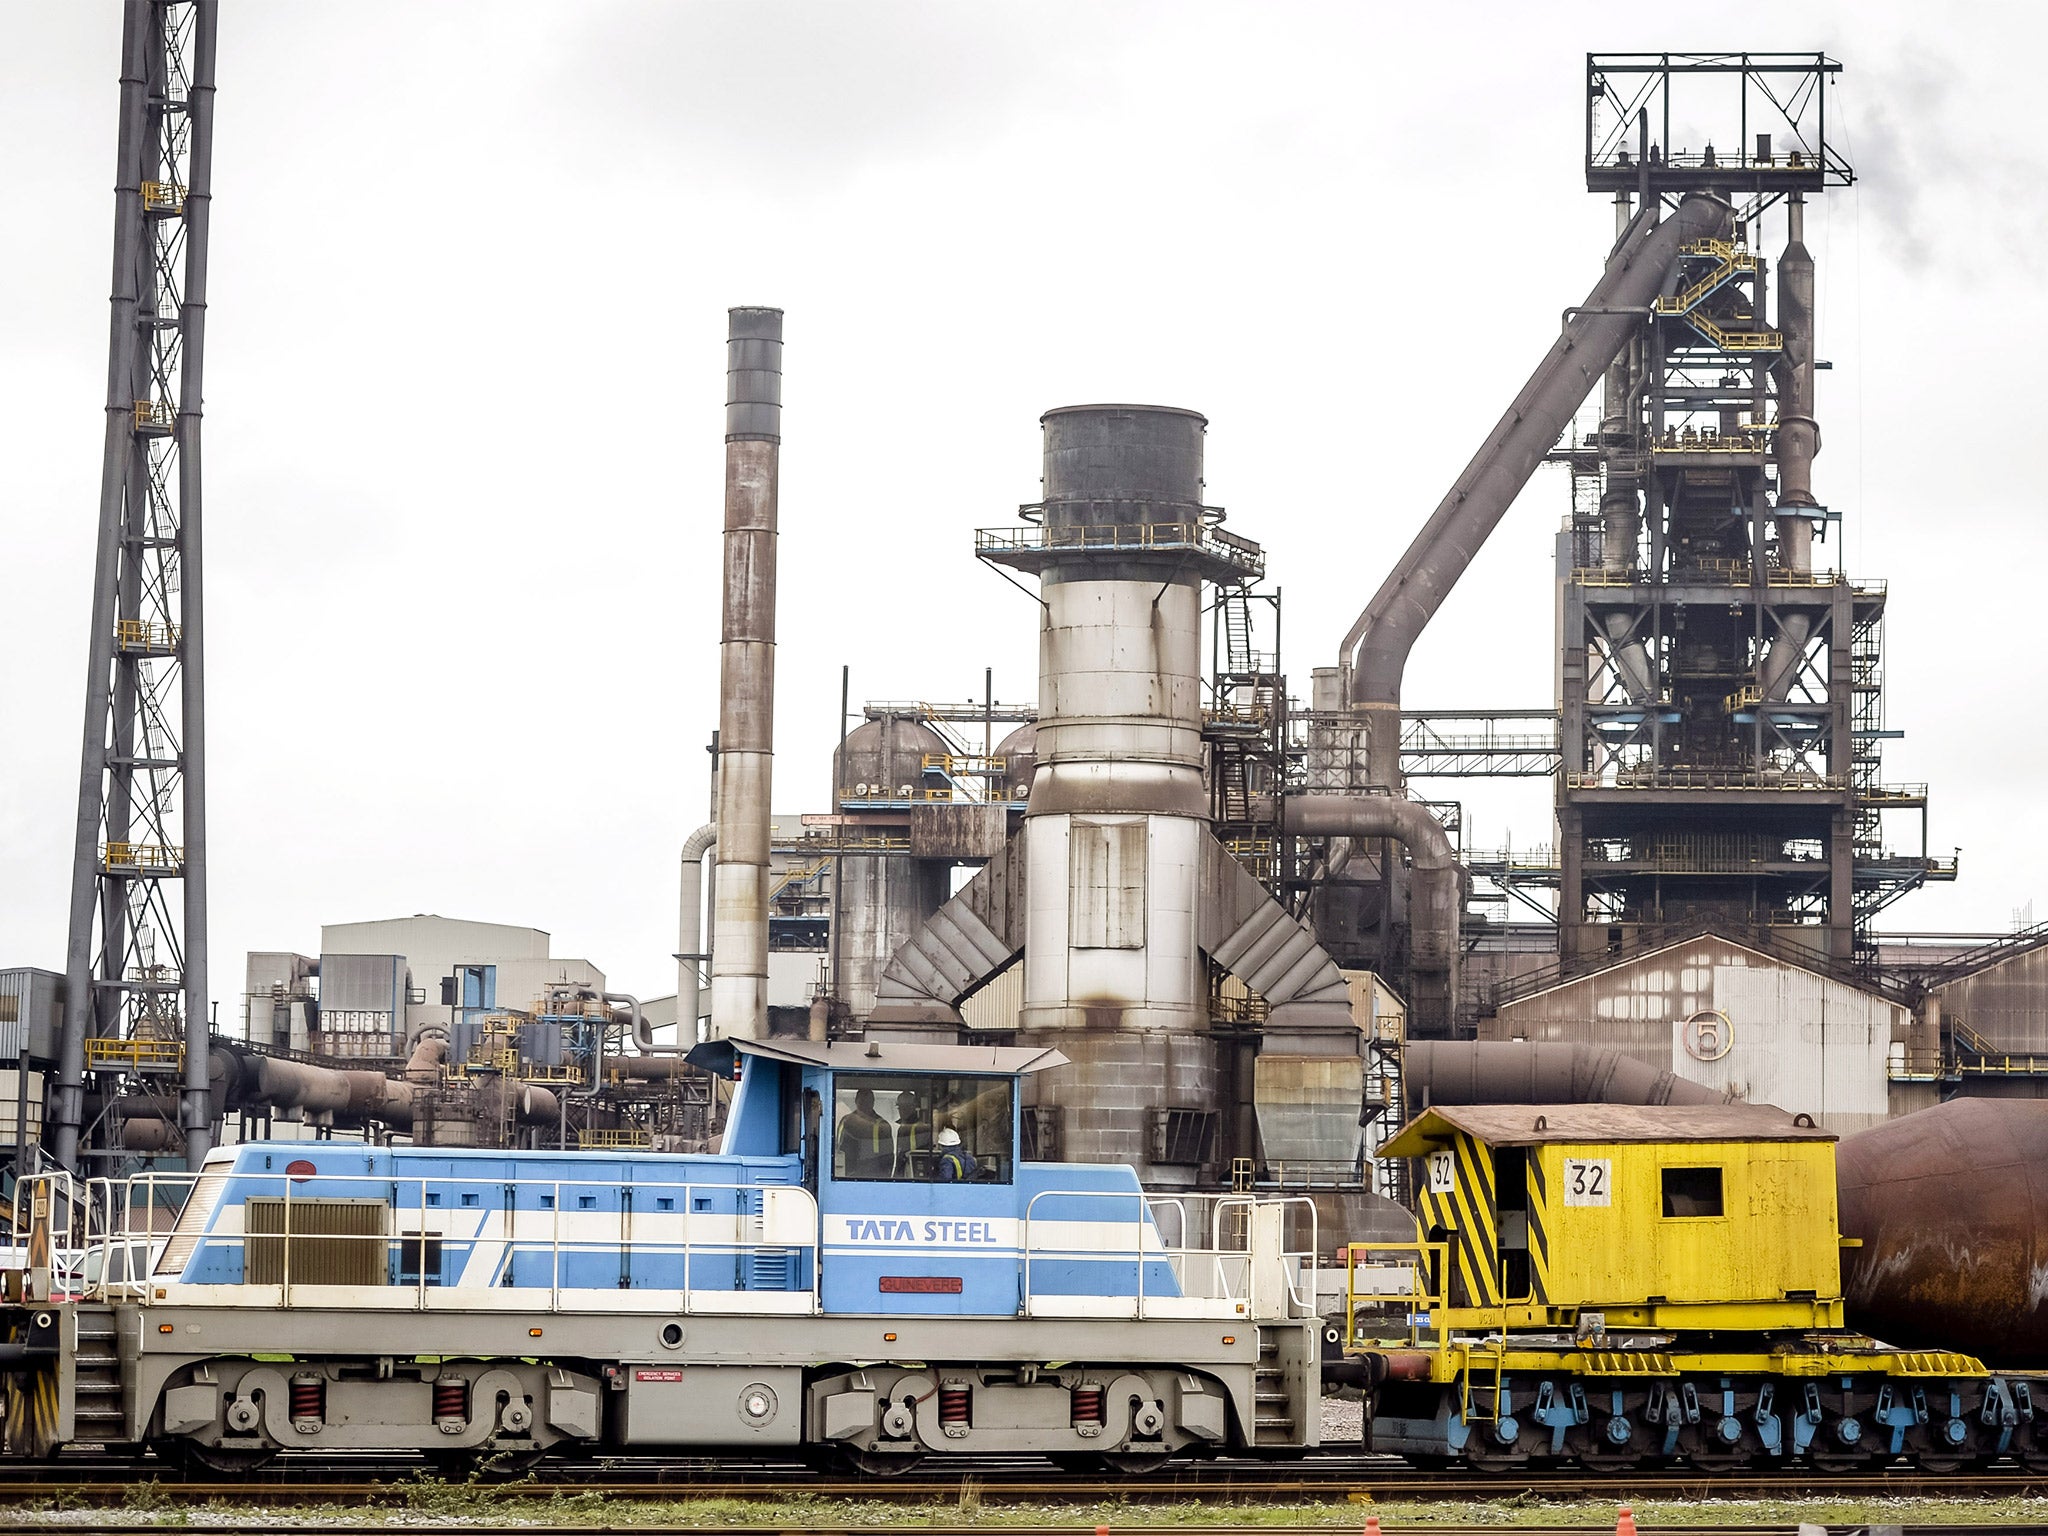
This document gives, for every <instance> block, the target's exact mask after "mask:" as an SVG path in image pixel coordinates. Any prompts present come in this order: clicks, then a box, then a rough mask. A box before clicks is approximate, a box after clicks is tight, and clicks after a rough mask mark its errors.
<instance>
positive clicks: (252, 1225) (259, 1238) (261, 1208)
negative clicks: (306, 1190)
mask: <svg viewBox="0 0 2048 1536" xmlns="http://www.w3.org/2000/svg"><path fill="white" fill-rule="evenodd" d="M287 1205H289V1206H290V1211H289V1215H290V1218H291V1233H290V1236H289V1237H287V1236H286V1234H285V1218H286V1215H287V1211H286V1206H287ZM242 1234H243V1235H242V1278H243V1279H244V1281H246V1282H247V1283H248V1284H250V1285H282V1284H284V1282H285V1279H286V1268H285V1257H286V1255H285V1248H286V1244H287V1243H289V1244H290V1248H291V1255H290V1257H291V1268H290V1279H291V1283H292V1284H293V1285H383V1284H386V1283H387V1282H388V1281H389V1279H390V1273H391V1270H390V1249H391V1243H390V1237H391V1203H390V1202H389V1201H387V1200H367V1199H351V1200H291V1201H286V1200H285V1199H284V1198H283V1197H282V1196H276V1195H258V1196H251V1197H250V1198H249V1199H248V1200H245V1201H243V1202H242ZM380 1239H382V1241H380Z"/></svg>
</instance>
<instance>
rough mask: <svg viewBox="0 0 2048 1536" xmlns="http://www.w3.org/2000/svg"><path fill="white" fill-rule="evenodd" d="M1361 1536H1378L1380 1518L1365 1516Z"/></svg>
mask: <svg viewBox="0 0 2048 1536" xmlns="http://www.w3.org/2000/svg"><path fill="white" fill-rule="evenodd" d="M1363 1536H1380V1517H1379V1516H1378V1515H1367V1516H1366V1517H1365V1530H1364V1532H1363Z"/></svg>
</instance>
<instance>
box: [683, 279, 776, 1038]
mask: <svg viewBox="0 0 2048 1536" xmlns="http://www.w3.org/2000/svg"><path fill="white" fill-rule="evenodd" d="M729 314H730V322H731V323H730V330H729V332H728V338H727V341H726V372H725V380H726V397H725V398H726V405H725V598H724V606H723V618H722V622H721V625H720V628H719V705H718V752H719V764H718V832H717V839H718V866H717V870H716V873H715V874H714V876H713V881H712V892H713V894H712V906H711V910H712V942H711V1034H712V1037H713V1038H714V1039H743V1040H754V1039H759V1038H760V1037H761V1036H763V1035H765V1034H767V1032H768V847H769V821H768V798H769V788H770V783H771V778H772V773H771V770H772V767H773V764H774V747H775V531H776V482H777V477H778V472H779V466H780V456H781V451H782V311H781V310H779V309H744V308H743V309H734V310H731V311H730V312H729ZM681 1001H682V999H681V997H680V996H678V998H677V1002H678V1004H679V1005H680V1003H681ZM692 1033H694V1031H692Z"/></svg>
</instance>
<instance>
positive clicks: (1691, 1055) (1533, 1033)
mask: <svg viewBox="0 0 2048 1536" xmlns="http://www.w3.org/2000/svg"><path fill="white" fill-rule="evenodd" d="M1912 1025H1913V1019H1912V1015H1911V1013H1910V1011H1909V1010H1908V1009H1906V1008H1905V1007H1904V1006H1902V1005H1900V1004H1898V1003H1894V1002H1892V1001H1890V1000H1889V999H1887V998H1883V997H1880V996H1878V995H1876V994H1875V993H1871V992H1866V991H1864V990H1862V989H1861V988H1859V987H1854V986H1850V985H1849V984H1847V983H1846V982H1842V981H1837V980H1836V979H1834V978H1833V977H1831V976H1827V975H1823V974H1822V973H1820V972H1818V971H1811V970H1807V969H1806V968H1804V967H1802V966H1799V965H1795V964H1793V963H1791V962H1790V961H1786V960H1781V959H1778V958H1776V957H1774V956H1771V955H1767V954H1764V953H1762V952H1760V951H1758V950H1754V949H1750V948H1748V947H1747V946H1746V945H1742V944H1738V943H1736V942H1735V941H1733V940H1732V939H1723V938H1719V937H1717V936H1714V935H1711V934H1708V935H1702V936H1700V937H1697V938H1692V939H1687V940H1684V941H1682V942H1679V943H1676V944H1672V945H1670V946H1668V947H1666V948H1664V949H1660V950H1656V951H1653V952H1651V953H1649V954H1646V955H1639V956H1636V957H1634V958H1632V959H1628V960H1624V961H1621V962H1619V963H1617V964H1615V965H1612V966H1609V967H1607V968H1606V969H1604V970H1599V971H1595V972H1593V973H1591V974H1590V975H1586V976H1581V977H1579V978H1577V979H1576V980H1573V981H1567V982H1563V983H1560V984H1559V985H1557V986H1554V987H1550V988H1547V989H1546V990H1543V991H1540V992H1535V993H1532V994H1530V995H1529V996H1527V997H1521V998H1515V999H1513V1000H1511V1001H1508V1002H1504V1003H1502V1004H1501V1006H1500V1011H1499V1013H1498V1014H1497V1015H1496V1016H1495V1017H1492V1018H1485V1019H1481V1020H1480V1036H1481V1038H1482V1039H1488V1040H1562V1041H1569V1042H1574V1043H1584V1044H1588V1045H1597V1046H1604V1047H1608V1048H1611V1049H1614V1050H1619V1051H1622V1052H1624V1053H1626V1054H1628V1055H1630V1056H1634V1057H1636V1058H1637V1059H1638V1060H1640V1061H1642V1062H1644V1063H1646V1064H1647V1065H1650V1066H1653V1067H1656V1068H1658V1069H1659V1070H1660V1071H1668V1072H1674V1073H1676V1074H1677V1075H1679V1076H1680V1077H1686V1078H1690V1079H1692V1080H1693V1081H1694V1082H1698V1083H1705V1084H1706V1085H1708V1086H1709V1087H1714V1088H1724V1089H1732V1090H1733V1091H1735V1092H1736V1093H1737V1094H1738V1095H1739V1096H1740V1097H1742V1098H1746V1099H1748V1100H1749V1101H1750V1102H1752V1103H1757V1104H1775V1105H1777V1106H1779V1107H1780V1108H1782V1109H1788V1110H1793V1111H1800V1110H1804V1111H1806V1112H1808V1113H1811V1114H1813V1115H1815V1116H1817V1117H1818V1118H1819V1119H1820V1120H1821V1122H1822V1124H1823V1125H1825V1126H1826V1127H1827V1128H1828V1129H1829V1130H1832V1131H1836V1132H1848V1131H1855V1130H1861V1129H1863V1128H1864V1127H1866V1126H1870V1125H1875V1124H1877V1123H1878V1122H1879V1121H1882V1120H1885V1119H1887V1118H1889V1117H1890V1116H1891V1115H1894V1114H1903V1113H1905V1112H1906V1111H1907V1110H1909V1109H1917V1108H1921V1107H1923V1106H1924V1105H1925V1104H1931V1103H1933V1102H1934V1097H1935V1093H1936V1090H1937V1085H1936V1084H1934V1083H1931V1082H1924V1081H1906V1080H1903V1079H1904V1073H1903V1070H1902V1069H1901V1066H1900V1063H1901V1062H1902V1061H1903V1059H1904V1053H1905V1051H1906V1049H1907V1046H1908V1043H1909V1041H1910V1040H1911V1039H1912Z"/></svg>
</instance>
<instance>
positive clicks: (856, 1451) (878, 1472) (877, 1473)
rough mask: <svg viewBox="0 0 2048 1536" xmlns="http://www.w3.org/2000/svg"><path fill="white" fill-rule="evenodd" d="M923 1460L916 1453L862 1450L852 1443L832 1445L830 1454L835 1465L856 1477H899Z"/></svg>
mask: <svg viewBox="0 0 2048 1536" xmlns="http://www.w3.org/2000/svg"><path fill="white" fill-rule="evenodd" d="M923 1460H924V1457H922V1456H919V1455H916V1454H897V1455H891V1454H890V1453H889V1452H887V1451H864V1450H861V1449H860V1448H859V1447H858V1446H852V1445H837V1446H834V1447H833V1448H832V1454H831V1461H832V1464H833V1465H834V1466H835V1467H837V1468H839V1469H840V1470H841V1471H844V1472H851V1473H853V1474H855V1475H856V1476H858V1477H901V1476H902V1475H903V1474H904V1473H906V1472H909V1471H912V1470H914V1469H915V1468H916V1467H917V1465H918V1463H920V1462H921V1461H923Z"/></svg>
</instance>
